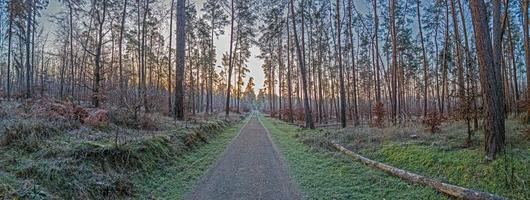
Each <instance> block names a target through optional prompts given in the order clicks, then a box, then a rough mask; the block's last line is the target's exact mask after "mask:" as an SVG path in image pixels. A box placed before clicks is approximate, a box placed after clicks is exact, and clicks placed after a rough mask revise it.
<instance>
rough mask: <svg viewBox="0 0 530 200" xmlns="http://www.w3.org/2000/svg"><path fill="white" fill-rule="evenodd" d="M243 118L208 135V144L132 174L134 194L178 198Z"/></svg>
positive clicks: (214, 156) (204, 169)
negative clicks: (150, 169)
mask: <svg viewBox="0 0 530 200" xmlns="http://www.w3.org/2000/svg"><path fill="white" fill-rule="evenodd" d="M247 121H248V119H247V120H243V121H242V122H239V123H238V124H236V125H234V126H232V127H231V128H228V129H226V130H224V131H223V132H222V133H220V134H218V135H217V136H215V137H214V138H211V139H210V140H209V144H206V145H201V146H198V147H197V148H195V149H193V150H191V151H190V152H188V153H186V154H183V155H182V156H180V157H177V158H175V160H172V161H170V162H169V163H167V164H166V165H164V166H161V167H160V168H158V169H156V170H154V171H151V172H149V173H143V174H138V175H136V176H133V178H132V182H133V183H134V185H135V188H134V190H135V193H136V194H137V195H136V197H137V198H140V199H147V198H155V199H181V198H182V196H183V195H184V194H186V193H187V192H189V191H190V190H191V189H192V188H193V186H194V185H195V183H196V182H197V181H198V179H199V178H200V176H202V175H203V174H204V173H205V171H206V170H207V169H208V168H209V166H210V165H212V164H213V163H214V162H215V161H216V159H217V157H218V156H219V155H220V154H221V153H222V152H223V151H224V149H225V148H226V146H227V145H228V144H229V143H230V141H232V139H233V138H234V137H235V136H236V135H237V134H238V133H239V130H240V129H241V127H242V126H243V125H244V124H245V123H246V122H247Z"/></svg>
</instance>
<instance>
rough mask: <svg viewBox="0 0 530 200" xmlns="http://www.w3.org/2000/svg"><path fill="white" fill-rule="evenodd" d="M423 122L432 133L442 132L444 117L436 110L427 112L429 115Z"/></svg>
mask: <svg viewBox="0 0 530 200" xmlns="http://www.w3.org/2000/svg"><path fill="white" fill-rule="evenodd" d="M423 124H425V125H426V126H427V129H428V130H429V131H430V132H431V133H436V132H440V131H441V129H440V125H441V124H442V118H440V117H439V116H438V113H437V112H436V111H434V112H429V113H427V117H426V118H424V119H423Z"/></svg>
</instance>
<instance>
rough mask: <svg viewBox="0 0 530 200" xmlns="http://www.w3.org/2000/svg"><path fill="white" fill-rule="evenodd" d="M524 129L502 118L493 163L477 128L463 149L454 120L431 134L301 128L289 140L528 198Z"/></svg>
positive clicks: (529, 152)
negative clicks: (502, 142)
mask: <svg viewBox="0 0 530 200" xmlns="http://www.w3.org/2000/svg"><path fill="white" fill-rule="evenodd" d="M277 123H279V122H277ZM281 126H284V125H281ZM525 129H526V125H524V124H523V123H521V122H520V121H519V120H518V119H514V118H510V119H508V120H506V143H507V150H506V151H505V152H504V153H502V154H501V155H500V156H499V157H498V158H497V159H496V160H495V161H493V162H487V161H486V160H485V156H484V150H483V146H482V143H483V142H482V141H483V134H482V132H481V130H476V132H475V134H474V135H473V139H472V140H473V142H472V144H471V146H468V147H466V146H465V145H464V143H465V142H464V141H465V139H466V137H467V133H466V128H465V124H464V123H463V122H459V121H456V122H455V121H452V122H446V123H444V124H443V125H442V126H441V132H438V133H434V134H432V133H430V132H428V130H426V129H425V127H424V126H423V125H422V124H418V123H409V124H405V125H400V126H390V127H385V128H382V129H379V128H370V127H367V126H359V127H355V128H353V127H348V128H346V129H338V128H322V129H316V130H303V131H299V132H298V133H296V134H295V135H294V137H297V138H298V140H299V141H301V142H303V143H304V144H306V145H308V146H311V147H313V148H315V149H318V150H319V151H321V152H333V151H334V150H333V149H331V148H330V147H329V143H328V142H329V141H331V140H334V141H337V142H339V143H340V144H342V145H344V146H345V147H346V148H348V149H350V150H353V151H354V152H357V153H360V154H361V155H363V156H366V157H368V158H370V159H373V160H376V161H379V162H383V163H385V164H390V165H393V166H395V167H398V168H401V169H404V170H408V171H411V172H414V173H417V174H421V175H424V176H427V177H431V178H435V179H438V180H441V181H444V182H447V183H450V184H454V185H458V186H462V187H467V188H472V189H476V190H480V191H483V192H490V193H494V194H496V195H500V196H503V197H506V198H510V199H530V192H529V191H530V181H529V180H530V170H529V169H528V166H530V141H529V140H528V139H526V138H525V136H524V133H525V132H524V131H523V130H525Z"/></svg>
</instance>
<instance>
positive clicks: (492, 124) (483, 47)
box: [470, 0, 505, 160]
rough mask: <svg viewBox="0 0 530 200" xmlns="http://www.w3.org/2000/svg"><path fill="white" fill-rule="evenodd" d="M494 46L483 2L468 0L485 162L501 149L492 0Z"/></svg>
mask: <svg viewBox="0 0 530 200" xmlns="http://www.w3.org/2000/svg"><path fill="white" fill-rule="evenodd" d="M492 4H493V6H492V11H493V15H492V17H493V47H492V45H491V44H492V39H491V38H490V29H489V27H488V17H487V6H486V4H485V3H484V1H483V0H471V1H470V9H471V16H472V19H473V20H472V22H473V28H474V31H473V32H474V33H475V42H476V47H477V60H478V64H479V66H480V82H481V85H482V95H483V99H484V100H483V102H484V115H485V117H484V138H485V145H484V148H485V151H486V158H487V159H488V160H491V159H495V156H496V155H497V154H498V153H499V152H501V151H502V150H503V149H504V131H505V130H504V113H503V110H504V109H503V106H504V103H503V96H502V95H503V93H504V92H503V87H502V80H501V74H500V71H501V70H500V62H499V61H500V57H501V56H502V55H501V51H500V49H497V50H496V48H498V47H500V42H501V38H500V32H501V30H500V1H499V0H493V1H492Z"/></svg>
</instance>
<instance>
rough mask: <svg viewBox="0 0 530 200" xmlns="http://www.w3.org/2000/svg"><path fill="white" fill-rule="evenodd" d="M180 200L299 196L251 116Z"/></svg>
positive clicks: (298, 197) (264, 134)
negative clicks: (189, 191) (212, 164)
mask: <svg viewBox="0 0 530 200" xmlns="http://www.w3.org/2000/svg"><path fill="white" fill-rule="evenodd" d="M184 199H190V200H191V199H212V200H213V199H285V200H287V199H289V200H291V199H292V200H295V199H300V196H299V194H298V189H297V187H296V185H295V184H294V183H293V182H292V180H291V178H290V176H289V174H288V172H287V169H286V167H285V164H284V163H283V159H282V158H281V156H280V154H279V153H278V152H277V150H276V147H275V146H274V144H273V143H272V141H271V139H270V137H269V135H268V133H267V131H266V130H265V128H263V126H262V125H261V123H260V122H259V121H258V118H257V116H253V117H252V119H250V121H249V122H248V123H247V125H246V126H245V127H243V129H242V130H241V133H240V134H239V135H238V136H237V137H236V138H235V139H234V141H233V142H232V143H231V144H230V145H229V146H228V148H227V150H226V151H225V153H224V155H223V156H222V157H221V158H220V159H219V161H218V162H217V163H216V164H215V165H214V166H213V167H212V168H211V169H209V170H208V172H207V173H206V174H205V176H204V177H203V178H202V179H201V180H200V181H199V183H198V184H197V185H196V186H195V187H194V190H193V191H192V192H191V193H189V194H188V195H187V196H186V197H185V198H184Z"/></svg>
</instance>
